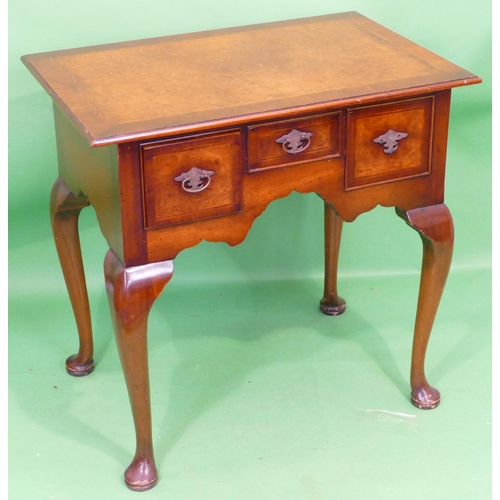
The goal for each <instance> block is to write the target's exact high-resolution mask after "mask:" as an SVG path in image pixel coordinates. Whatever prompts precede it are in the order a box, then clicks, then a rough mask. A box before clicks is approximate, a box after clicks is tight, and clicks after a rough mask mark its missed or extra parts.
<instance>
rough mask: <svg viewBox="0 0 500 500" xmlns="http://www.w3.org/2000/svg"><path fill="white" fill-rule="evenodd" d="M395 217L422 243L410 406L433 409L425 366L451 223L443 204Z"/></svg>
mask: <svg viewBox="0 0 500 500" xmlns="http://www.w3.org/2000/svg"><path fill="white" fill-rule="evenodd" d="M396 213H397V214H398V215H399V217H401V218H402V219H403V220H405V221H406V223H407V224H408V225H409V226H410V227H412V228H413V229H415V230H416V231H417V232H418V233H419V234H420V237H421V239H422V243H423V259H422V274H421V278H420V291H419V295H418V306H417V317H416V321H415V334H414V339H413V351H412V360H411V379H410V380H411V401H412V403H413V404H414V405H415V406H416V407H417V408H421V409H426V410H428V409H432V408H435V407H436V406H437V405H438V404H439V402H440V398H441V396H440V394H439V391H438V390H437V389H435V388H434V387H432V386H431V385H429V383H428V382H427V379H426V377H425V371H424V364H425V353H426V351H427V345H428V342H429V336H430V334H431V330H432V325H433V323H434V319H435V317H436V313H437V310H438V306H439V302H440V300H441V295H442V293H443V289H444V286H445V283H446V279H447V277H448V271H449V269H450V264H451V257H452V253H453V235H454V233H453V220H452V217H451V214H450V211H449V210H448V207H446V205H444V204H442V205H434V206H430V207H424V208H417V209H415V210H408V211H407V212H405V211H403V210H399V209H396Z"/></svg>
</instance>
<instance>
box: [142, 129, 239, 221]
mask: <svg viewBox="0 0 500 500" xmlns="http://www.w3.org/2000/svg"><path fill="white" fill-rule="evenodd" d="M141 162H142V183H143V195H144V218H145V227H146V229H154V228H159V227H164V226H168V225H173V224H181V223H185V222H189V221H194V220H202V219H208V218H212V217H218V216H221V215H229V214H233V213H237V212H239V211H240V210H241V174H242V155H241V133H240V131H239V130H232V131H228V132H223V133H217V134H210V135H205V136H195V137H186V138H182V139H174V140H164V141H156V142H151V143H146V144H142V145H141Z"/></svg>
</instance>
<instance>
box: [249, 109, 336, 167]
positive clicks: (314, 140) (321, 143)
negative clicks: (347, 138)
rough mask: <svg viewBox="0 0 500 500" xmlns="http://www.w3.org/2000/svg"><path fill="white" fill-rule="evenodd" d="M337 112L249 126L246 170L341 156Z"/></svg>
mask: <svg viewBox="0 0 500 500" xmlns="http://www.w3.org/2000/svg"><path fill="white" fill-rule="evenodd" d="M340 144H341V141H340V113H329V114H323V115H317V116H311V117H308V118H303V119H294V120H284V121H280V122H273V123H266V124H263V125H255V126H252V127H248V171H249V172H256V171H259V170H265V169H269V168H278V167H285V166H289V165H295V164H298V163H304V162H307V161H312V160H320V159H328V158H336V157H339V156H340Z"/></svg>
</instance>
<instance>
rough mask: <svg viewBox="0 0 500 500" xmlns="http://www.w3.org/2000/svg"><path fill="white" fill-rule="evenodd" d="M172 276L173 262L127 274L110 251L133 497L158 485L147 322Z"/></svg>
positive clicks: (107, 268) (109, 282) (108, 275)
mask: <svg viewBox="0 0 500 500" xmlns="http://www.w3.org/2000/svg"><path fill="white" fill-rule="evenodd" d="M173 271H174V266H173V261H165V262H157V263H153V264H145V265H142V266H136V267H130V268H125V267H124V266H123V264H122V263H121V262H120V260H119V259H118V258H117V257H116V255H115V254H114V253H113V252H112V251H111V250H109V251H108V253H107V254H106V258H105V260H104V275H105V279H106V291H107V293H108V299H109V305H110V311H111V317H112V320H113V326H114V330H115V336H116V343H117V345H118V352H119V354H120V360H121V363H122V368H123V373H124V375H125V382H126V384H127V389H128V394H129V398H130V404H131V407H132V415H133V418H134V426H135V432H136V452H135V456H134V458H133V460H132V463H131V464H130V465H129V467H128V468H127V470H126V471H125V483H126V485H127V486H128V487H129V488H130V489H132V490H136V491H144V490H149V489H150V488H152V487H153V486H154V485H155V484H156V483H157V481H158V473H157V470H156V466H155V460H154V454H153V439H152V429H151V405H150V394H149V370H148V351H147V322H148V315H149V311H150V309H151V306H152V305H153V303H154V301H155V300H156V298H157V297H158V296H159V295H160V293H161V291H162V290H163V287H164V286H165V285H166V284H167V283H168V282H169V280H170V278H171V277H172V274H173Z"/></svg>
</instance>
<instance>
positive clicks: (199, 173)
mask: <svg viewBox="0 0 500 500" xmlns="http://www.w3.org/2000/svg"><path fill="white" fill-rule="evenodd" d="M214 174H215V172H214V171H213V170H202V169H200V168H197V167H193V168H192V169H191V170H189V172H184V173H182V174H180V175H178V176H177V177H175V178H174V180H175V181H177V182H180V183H181V186H182V189H184V191H186V193H199V192H201V191H204V190H205V189H207V187H208V186H209V185H210V178H211V177H212V175H214Z"/></svg>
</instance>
